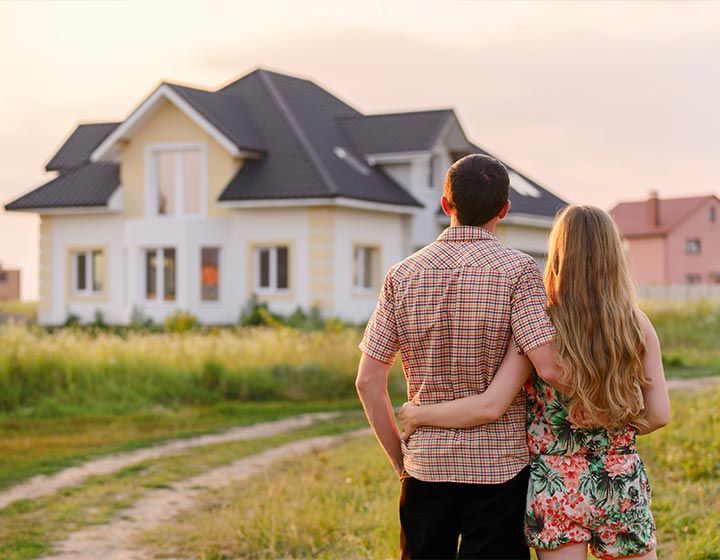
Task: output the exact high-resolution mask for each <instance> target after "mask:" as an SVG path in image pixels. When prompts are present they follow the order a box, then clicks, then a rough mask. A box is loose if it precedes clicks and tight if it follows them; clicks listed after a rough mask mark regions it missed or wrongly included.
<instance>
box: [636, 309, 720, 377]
mask: <svg viewBox="0 0 720 560" xmlns="http://www.w3.org/2000/svg"><path fill="white" fill-rule="evenodd" d="M642 307H643V309H644V310H645V311H646V313H647V314H648V316H649V317H650V320H651V321H652V323H653V325H654V326H655V329H656V330H657V332H658V336H659V338H660V343H661V345H662V350H663V361H664V363H665V367H666V368H667V374H668V377H699V376H704V375H720V303H718V302H709V301H699V302H675V303H673V302H661V301H645V302H643V304H642Z"/></svg>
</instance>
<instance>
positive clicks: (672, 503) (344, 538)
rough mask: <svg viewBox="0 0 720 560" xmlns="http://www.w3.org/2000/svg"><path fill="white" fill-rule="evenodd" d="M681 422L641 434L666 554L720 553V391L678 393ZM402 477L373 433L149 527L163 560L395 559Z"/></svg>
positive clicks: (691, 559)
mask: <svg viewBox="0 0 720 560" xmlns="http://www.w3.org/2000/svg"><path fill="white" fill-rule="evenodd" d="M672 400H673V420H672V423H671V424H670V425H669V427H667V428H666V429H664V430H662V431H660V432H657V433H655V434H652V435H650V436H647V437H643V438H640V441H639V446H640V451H641V453H642V455H643V457H644V459H645V463H646V465H647V469H648V472H649V475H650V480H651V484H652V488H653V495H654V501H653V507H654V512H655V517H656V520H657V524H658V528H659V532H658V540H659V549H658V551H659V556H660V558H667V559H678V560H712V559H718V558H720V515H718V512H720V389H713V390H710V391H702V392H686V393H676V394H674V395H673V399H672ZM398 491H399V483H398V481H397V479H396V477H395V476H394V474H393V472H392V470H391V468H390V465H389V464H388V462H387V460H386V459H385V457H384V456H383V454H382V452H381V451H380V448H379V446H378V444H377V442H376V441H375V440H374V439H373V438H363V439H362V440H359V441H355V442H352V443H349V444H346V445H343V446H342V447H340V448H337V449H335V450H331V451H328V452H323V453H318V454H315V455H312V456H309V457H307V458H306V459H305V460H304V461H302V462H294V463H290V464H286V465H285V466H284V467H283V468H282V470H281V471H280V473H277V472H276V473H274V475H273V476H272V477H268V476H266V477H257V478H255V479H254V480H253V481H252V483H243V484H242V485H234V486H232V487H231V490H230V491H228V490H223V491H222V492H209V493H207V494H206V495H205V496H204V499H203V501H202V507H200V508H199V509H198V510H197V511H196V512H195V513H194V514H191V515H183V517H182V519H178V520H176V521H174V522H172V523H168V524H165V525H163V526H161V527H159V528H157V529H155V530H152V531H149V532H147V533H146V534H145V535H144V537H143V539H142V541H143V543H144V544H145V545H148V546H150V547H151V549H152V550H154V552H155V554H156V556H155V557H157V558H163V557H168V556H177V557H182V558H202V559H204V560H221V559H222V560H225V559H229V558H248V559H259V558H327V559H334V558H347V559H352V558H394V557H397V550H398V524H397V505H396V503H397V497H398Z"/></svg>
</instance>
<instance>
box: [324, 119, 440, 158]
mask: <svg viewBox="0 0 720 560" xmlns="http://www.w3.org/2000/svg"><path fill="white" fill-rule="evenodd" d="M451 118H454V113H453V111H452V109H440V110H437V111H417V112H412V113H388V114H379V115H367V116H365V115H353V116H348V117H340V118H338V124H339V125H340V128H341V129H342V130H343V131H344V133H345V135H346V136H347V138H348V139H349V140H350V143H351V144H352V146H353V147H354V148H355V149H356V150H357V151H358V152H359V153H361V154H362V155H364V156H367V155H369V154H386V153H397V152H421V151H428V150H430V149H432V147H433V146H434V144H435V142H436V141H437V139H438V136H439V135H440V132H441V131H442V130H443V128H444V127H445V125H446V124H447V122H448V120H449V119H451Z"/></svg>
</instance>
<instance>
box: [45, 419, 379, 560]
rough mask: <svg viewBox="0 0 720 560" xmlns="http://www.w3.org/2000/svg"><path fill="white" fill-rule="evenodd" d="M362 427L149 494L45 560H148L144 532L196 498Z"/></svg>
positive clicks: (291, 445)
mask: <svg viewBox="0 0 720 560" xmlns="http://www.w3.org/2000/svg"><path fill="white" fill-rule="evenodd" d="M370 433H371V432H370V429H369V428H363V429H360V430H355V431H353V432H348V433H346V434H342V435H338V436H323V437H315V438H310V439H304V440H300V441H296V442H293V443H288V444H286V445H281V446H279V447H275V448H272V449H268V450H267V451H263V452H262V453H258V454H257V455H253V456H251V457H246V458H244V459H240V460H238V461H235V462H234V463H231V464H229V465H225V466H223V467H218V468H215V469H212V470H209V471H207V472H204V473H202V474H199V475H197V476H194V477H192V478H187V479H185V480H181V481H179V482H177V483H175V484H173V485H171V486H170V487H169V488H163V489H157V490H149V491H148V492H146V493H145V494H144V495H143V497H142V498H140V499H139V500H138V501H137V502H135V504H133V505H132V506H131V507H130V508H128V509H124V510H122V511H121V512H120V513H119V514H118V515H117V516H116V518H115V519H114V520H113V521H111V522H110V523H107V524H105V525H96V526H92V527H88V528H85V529H82V530H80V531H78V532H76V533H72V534H71V535H70V536H69V537H68V538H67V539H66V540H65V541H63V542H62V543H60V544H59V545H58V546H57V548H56V550H57V552H56V553H55V554H53V555H51V556H46V557H44V558H43V559H41V560H99V559H102V560H143V559H146V558H147V555H145V554H143V551H142V550H141V549H139V548H137V546H136V545H134V544H133V543H134V539H135V537H136V536H137V535H138V534H139V532H141V531H144V530H146V529H148V528H151V527H154V526H156V525H159V524H161V523H163V522H165V521H169V520H170V519H172V518H173V517H175V516H176V515H178V514H180V513H181V512H182V511H184V510H187V509H190V508H192V507H193V506H194V505H195V499H196V498H197V496H198V495H199V494H200V493H201V492H203V491H205V490H207V489H211V488H220V487H223V486H226V485H227V484H229V483H231V482H238V481H240V480H244V479H247V478H249V477H251V476H253V475H255V474H259V473H261V472H263V471H264V470H265V469H267V468H268V467H269V466H270V465H272V464H273V463H275V462H277V461H281V460H284V459H288V458H291V457H295V456H298V455H302V454H304V453H308V452H310V451H313V450H320V449H327V448H329V447H331V446H333V445H337V444H339V443H342V442H344V441H347V440H348V439H350V438H354V437H358V436H363V435H367V434H370Z"/></svg>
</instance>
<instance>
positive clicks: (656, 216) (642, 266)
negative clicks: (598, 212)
mask: <svg viewBox="0 0 720 560" xmlns="http://www.w3.org/2000/svg"><path fill="white" fill-rule="evenodd" d="M611 214H612V215H613V217H614V218H615V221H616V222H617V224H618V227H619V228H620V233H621V234H622V236H623V237H624V239H625V240H626V242H627V247H628V259H629V261H630V268H631V271H632V273H633V276H634V278H635V280H636V281H637V283H638V284H640V285H645V286H650V285H668V284H675V285H677V284H720V199H718V197H717V196H715V195H708V196H696V197H688V198H669V199H660V198H658V196H657V193H651V195H650V198H649V199H648V200H643V201H638V202H621V203H620V204H618V205H617V206H616V207H615V208H613V210H611Z"/></svg>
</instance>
